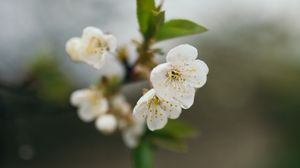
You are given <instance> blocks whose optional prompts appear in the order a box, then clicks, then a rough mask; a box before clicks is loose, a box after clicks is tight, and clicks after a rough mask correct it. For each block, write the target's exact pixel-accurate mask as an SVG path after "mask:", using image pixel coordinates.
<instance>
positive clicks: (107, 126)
mask: <svg viewBox="0 0 300 168" xmlns="http://www.w3.org/2000/svg"><path fill="white" fill-rule="evenodd" d="M95 124H96V128H97V129H98V130H99V131H101V132H102V133H104V134H111V133H113V132H114V131H115V130H116V129H117V119H116V117H115V116H114V115H112V114H104V115H102V116H100V117H98V118H97V120H96V123H95Z"/></svg>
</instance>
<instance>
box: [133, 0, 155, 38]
mask: <svg viewBox="0 0 300 168" xmlns="http://www.w3.org/2000/svg"><path fill="white" fill-rule="evenodd" d="M136 2H137V4H136V6H137V18H138V22H139V26H140V31H141V33H142V34H143V35H144V34H145V33H146V32H147V29H148V26H149V25H148V24H149V20H150V17H151V15H152V11H153V10H154V9H155V2H154V0H137V1H136Z"/></svg>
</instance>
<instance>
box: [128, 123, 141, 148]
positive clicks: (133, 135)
mask: <svg viewBox="0 0 300 168" xmlns="http://www.w3.org/2000/svg"><path fill="white" fill-rule="evenodd" d="M144 132H145V122H144V121H138V120H134V121H133V123H132V124H131V125H129V126H128V127H126V128H125V129H123V131H122V137H123V140H124V143H125V144H126V146H128V147H129V148H135V147H136V146H137V145H138V144H139V142H140V139H141V136H142V135H143V133H144Z"/></svg>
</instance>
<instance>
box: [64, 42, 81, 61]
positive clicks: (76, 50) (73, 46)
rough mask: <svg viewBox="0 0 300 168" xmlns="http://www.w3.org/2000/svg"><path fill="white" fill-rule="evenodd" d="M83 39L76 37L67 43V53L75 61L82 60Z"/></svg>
mask: <svg viewBox="0 0 300 168" xmlns="http://www.w3.org/2000/svg"><path fill="white" fill-rule="evenodd" d="M80 49H81V39H80V38H77V37H74V38H71V39H70V40H68V41H67V43H66V51H67V53H68V54H69V56H70V57H71V59H72V60H74V61H80V59H81V51H80Z"/></svg>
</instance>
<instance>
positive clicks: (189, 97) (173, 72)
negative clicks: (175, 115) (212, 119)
mask: <svg viewBox="0 0 300 168" xmlns="http://www.w3.org/2000/svg"><path fill="white" fill-rule="evenodd" d="M197 55H198V52H197V49H196V48H195V47H193V46H191V45H188V44H183V45H179V46H177V47H175V48H173V49H171V50H170V51H169V52H168V54H167V63H163V64H160V65H158V66H156V67H155V68H154V69H153V70H152V72H151V75H150V80H151V83H152V85H153V88H154V89H155V90H156V93H157V94H158V95H159V96H160V97H162V98H164V99H166V100H169V101H172V102H173V101H175V102H178V103H179V104H181V106H182V108H184V109H187V108H189V107H191V105H192V104H193V103H194V97H195V88H200V87H202V86H203V85H204V84H205V82H206V78H207V73H208V67H207V65H206V64H205V63H204V62H203V61H201V60H198V59H196V58H197Z"/></svg>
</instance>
